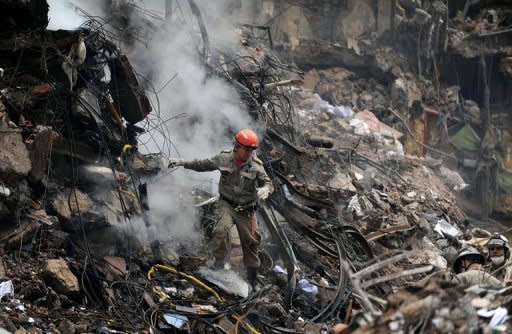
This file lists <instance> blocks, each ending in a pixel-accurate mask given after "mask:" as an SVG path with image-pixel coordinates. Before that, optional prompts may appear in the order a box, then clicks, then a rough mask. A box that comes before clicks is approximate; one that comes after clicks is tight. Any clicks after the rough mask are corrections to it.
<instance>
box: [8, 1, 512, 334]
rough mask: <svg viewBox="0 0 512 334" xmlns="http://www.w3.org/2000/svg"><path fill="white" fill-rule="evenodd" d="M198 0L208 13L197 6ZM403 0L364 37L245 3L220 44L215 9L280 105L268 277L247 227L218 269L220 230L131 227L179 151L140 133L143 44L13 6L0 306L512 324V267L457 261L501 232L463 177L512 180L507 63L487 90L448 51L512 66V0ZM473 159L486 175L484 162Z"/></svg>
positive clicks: (242, 72) (211, 213)
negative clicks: (276, 17)
mask: <svg viewBox="0 0 512 334" xmlns="http://www.w3.org/2000/svg"><path fill="white" fill-rule="evenodd" d="M34 3H38V4H40V5H41V4H45V2H43V1H34ZM391 3H392V4H391ZM190 5H191V11H192V12H193V14H194V15H196V16H197V17H200V16H201V12H200V6H198V5H197V4H196V3H195V2H194V1H190ZM389 5H390V6H393V11H392V13H393V15H395V16H397V20H396V22H395V20H394V18H393V19H392V21H393V24H392V26H393V27H392V30H390V31H388V32H387V33H386V32H384V33H382V34H380V35H379V39H378V41H376V42H375V44H373V43H370V42H367V41H364V40H360V41H359V40H356V39H350V38H349V39H347V40H346V42H347V47H344V46H343V47H341V46H339V45H333V44H332V43H326V42H325V41H320V40H318V41H317V40H309V41H300V46H299V45H296V48H295V49H294V48H291V49H287V48H283V45H280V44H279V43H280V42H281V41H280V40H278V39H275V38H274V37H273V36H272V29H270V28H269V27H268V26H261V25H249V24H244V25H241V26H240V27H239V28H238V30H237V32H238V34H239V37H240V44H239V45H238V50H237V52H236V53H235V54H231V53H228V52H226V51H225V50H223V49H216V48H215V45H213V44H212V45H210V41H211V39H210V38H209V36H208V35H207V33H208V32H207V30H206V26H205V23H204V22H203V21H202V19H200V20H199V22H200V25H201V28H200V35H201V37H202V38H203V43H204V44H203V46H204V47H203V49H202V52H201V55H202V57H203V58H202V59H203V61H204V66H205V67H206V68H207V69H208V71H209V75H212V76H217V77H220V78H223V79H224V80H225V81H226V82H227V83H228V84H229V85H231V86H232V87H234V88H235V90H236V91H237V92H238V93H239V95H240V97H241V99H242V101H243V102H244V104H245V105H246V107H247V110H248V112H249V114H250V115H251V116H252V117H253V118H254V119H255V120H257V122H259V124H261V126H262V127H264V130H262V132H261V133H262V134H263V137H264V141H263V144H262V145H261V147H260V150H259V156H260V158H261V159H262V161H263V162H264V164H265V168H266V170H267V171H268V173H269V175H270V177H271V179H272V181H273V183H274V186H275V188H276V191H275V192H274V193H273V194H272V195H271V197H270V199H269V200H268V201H267V202H266V203H262V204H261V205H260V208H259V211H258V219H259V221H261V222H263V223H264V224H263V225H264V231H265V233H264V239H263V244H262V246H263V247H262V251H261V254H260V257H261V260H262V266H261V268H260V270H259V280H260V281H261V282H262V283H263V285H264V288H263V289H262V290H260V291H258V292H256V293H252V292H250V291H249V288H248V285H247V283H246V282H245V279H244V277H243V276H240V275H239V274H238V272H237V269H238V265H239V262H240V259H239V258H238V259H237V256H236V252H237V250H238V251H239V248H240V245H239V244H236V242H234V246H233V250H232V257H231V259H230V262H231V263H230V264H231V266H232V268H233V269H225V270H220V271H215V270H211V269H209V268H207V267H206V266H205V264H206V263H207V262H208V261H207V258H206V256H207V252H206V250H205V249H204V248H205V247H199V249H195V253H193V254H190V250H187V251H188V252H189V253H184V254H180V253H175V252H174V251H170V250H167V249H165V247H163V246H162V245H159V244H158V242H157V243H154V244H152V245H151V246H150V247H151V251H148V249H147V248H146V247H144V245H140V244H138V240H135V239H136V238H135V239H134V238H133V235H130V234H129V233H119V229H116V228H118V227H119V226H120V225H122V224H123V223H124V222H126V221H128V220H130V219H137V218H140V219H142V220H143V221H144V223H145V225H146V227H148V226H149V225H150V223H151V219H152V217H150V216H149V214H148V211H149V210H150V208H151V201H150V200H149V198H148V193H147V187H146V186H145V184H144V183H143V182H142V177H152V176H155V175H156V174H157V173H158V172H159V171H160V169H161V167H162V164H161V163H160V158H161V155H159V154H156V155H151V154H147V155H143V154H141V153H139V152H138V150H137V144H138V143H137V135H138V134H140V133H142V132H144V131H146V130H147V131H151V129H143V128H142V127H139V126H138V125H136V123H138V122H140V121H142V120H144V119H145V118H146V117H147V116H148V115H149V113H150V112H151V111H152V110H151V109H152V107H151V104H150V101H149V99H148V97H147V96H146V93H145V92H144V89H143V87H142V86H141V85H140V83H139V79H138V78H137V75H136V72H135V70H134V68H133V67H132V65H131V64H130V62H129V60H128V58H127V57H126V56H125V55H123V54H122V52H121V51H120V50H119V48H117V47H116V46H115V44H114V43H113V42H112V41H110V40H109V39H108V38H106V37H105V36H104V35H103V34H102V30H101V29H100V28H99V27H98V26H97V25H96V23H95V22H93V21H91V22H90V23H89V26H88V27H87V28H82V29H79V30H75V31H62V30H61V31H49V30H45V25H46V22H47V20H43V21H44V22H42V21H40V20H36V21H34V22H31V24H35V27H37V28H38V32H37V33H35V32H27V29H29V28H33V27H32V26H27V25H26V24H25V23H23V21H22V20H21V17H22V16H23V15H22V13H23V12H21V11H20V10H19V9H13V10H12V13H13V14H12V16H13V20H11V21H9V22H10V23H9V24H13V25H14V27H15V28H16V29H15V30H12V29H11V30H10V31H12V33H11V34H8V35H6V36H3V37H2V39H1V40H0V60H1V61H2V63H1V65H2V70H3V71H2V73H3V75H2V77H1V78H0V94H1V100H0V132H1V133H2V135H1V137H0V143H1V144H2V146H1V149H0V156H1V158H2V159H1V160H0V217H1V219H2V222H5V224H2V231H1V233H0V242H1V244H2V249H1V253H0V280H1V281H2V283H0V310H1V311H2V312H0V313H1V315H0V327H3V328H5V329H6V330H7V331H9V332H13V333H14V332H16V333H20V332H23V331H29V332H54V333H59V332H60V333H77V332H78V333H88V332H97V333H125V332H148V333H155V332H156V333H167V332H169V333H227V332H235V333H238V332H239V331H240V332H250V333H254V334H255V333H266V332H269V333H328V332H329V331H331V332H333V333H347V332H348V331H350V332H354V333H398V332H405V331H408V332H409V331H411V332H416V331H417V332H422V331H437V332H459V333H467V332H473V331H475V332H476V331H488V330H491V329H492V330H495V331H498V332H499V331H501V332H507V331H509V330H510V324H509V322H508V312H509V308H510V298H509V297H508V295H509V293H508V291H509V288H504V289H502V290H498V291H496V290H492V289H487V288H483V287H478V288H477V287H472V288H469V289H466V290H465V289H464V288H463V287H461V286H459V285H457V284H456V283H454V281H453V279H452V277H451V273H450V268H451V265H452V263H453V261H454V259H455V257H456V256H457V251H458V250H459V249H460V248H461V246H462V244H467V245H476V244H479V245H480V247H481V248H482V245H483V244H484V241H486V240H488V238H489V236H490V233H488V232H486V231H485V228H489V226H483V227H484V229H483V230H482V229H480V230H478V229H473V230H471V229H470V227H471V222H470V221H469V219H468V216H467V214H466V213H465V212H464V210H462V209H461V207H460V206H459V204H458V203H459V202H458V200H459V198H458V197H459V196H460V192H461V191H469V190H464V189H470V190H473V191H475V189H480V190H481V193H482V194H483V195H481V196H482V197H483V198H485V197H486V196H488V195H489V194H490V193H492V194H498V191H497V190H498V188H500V189H501V190H505V191H506V190H507V189H508V188H509V181H508V176H507V175H508V174H507V173H509V172H508V169H507V168H508V167H506V166H508V165H507V164H509V160H510V159H508V158H507V157H508V156H507V155H506V154H505V153H504V152H508V151H507V150H508V149H509V147H508V146H510V145H509V143H510V142H507V141H504V140H500V139H499V138H498V137H499V136H503V138H505V137H506V136H510V134H508V133H507V132H508V130H507V129H500V130H503V131H502V133H499V132H500V131H498V133H496V131H495V130H494V129H495V128H499V122H497V121H496V120H497V119H501V117H502V115H501V114H503V113H504V112H503V111H497V112H493V113H491V112H490V110H489V108H490V107H489V94H491V93H490V92H489V89H490V88H489V86H490V85H491V82H487V83H486V84H485V87H484V88H483V92H484V93H482V94H483V95H481V94H480V93H479V94H475V96H476V97H478V98H475V99H476V100H478V102H480V103H477V102H474V101H471V100H468V99H465V94H466V93H465V92H468V87H459V86H454V85H452V83H451V82H450V81H451V80H450V78H449V75H448V74H447V73H448V72H447V71H448V70H447V69H442V67H443V66H447V67H449V62H450V61H451V60H449V59H448V58H449V57H447V55H448V54H449V53H447V52H448V51H449V52H451V53H452V55H453V54H455V56H454V57H462V58H465V59H473V60H474V58H478V60H479V65H478V66H482V67H483V68H484V70H483V75H484V77H486V76H488V74H487V70H485V68H486V66H488V65H487V61H491V59H494V58H495V57H498V58H500V61H499V66H498V68H499V71H501V72H500V73H503V74H504V75H509V74H510V73H509V72H510V71H509V67H510V66H509V61H508V58H510V56H509V52H510V51H509V50H508V49H507V48H508V47H509V46H508V44H507V43H508V39H507V36H509V34H508V31H506V30H507V29H504V27H505V26H506V25H507V24H508V23H507V22H508V21H507V20H508V19H507V16H506V14H507V13H508V12H509V10H508V9H507V8H502V7H499V8H497V9H493V8H489V7H488V6H490V5H489V4H487V5H482V4H477V3H473V2H471V1H467V2H466V5H465V6H464V7H463V8H457V7H456V5H454V4H450V2H448V3H446V2H442V1H425V2H424V3H423V4H419V2H415V1H413V2H410V1H397V2H394V1H393V2H390V4H389ZM498 5H499V1H496V6H498ZM457 6H458V5H457ZM235 7H236V6H235ZM379 7H384V2H382V3H381V2H379ZM41 8H43V9H44V8H45V7H44V6H42V7H34V8H33V9H34V10H35V11H40V10H42V9H41ZM381 9H382V8H381ZM457 9H458V10H459V11H457ZM395 11H396V12H395ZM31 13H32V12H31ZM448 22H451V23H453V25H448ZM11 28H12V27H11ZM461 33H462V35H461ZM464 34H467V35H464ZM490 36H495V37H499V38H500V39H501V38H503V39H504V41H505V42H506V43H504V44H503V45H501V44H499V43H496V42H495V41H490V40H489V37H490ZM411 43H417V44H412V45H413V47H412V49H413V50H415V51H416V52H414V53H413V54H412V56H411V54H408V52H409V51H408V49H407V46H408V45H409V46H410V45H411ZM297 47H298V49H297ZM397 50H398V51H397ZM278 51H280V54H279V53H278ZM313 51H314V52H313ZM325 54H327V55H328V57H325ZM481 55H484V56H483V57H480V56H481ZM496 55H497V56H496ZM445 56H446V59H441V58H443V57H445ZM291 57H293V58H291ZM323 57H325V58H327V59H324V60H322V61H320V60H319V59H320V58H323ZM462 58H460V59H462ZM283 59H292V60H293V61H295V62H296V63H297V64H298V65H299V67H302V68H305V69H307V70H308V72H307V73H305V74H304V73H302V71H301V70H300V69H299V68H298V67H297V66H292V65H288V64H287V63H285V61H284V60H283ZM339 59H341V61H340V60H339ZM460 59H459V60H460ZM496 59H497V58H496ZM496 59H494V60H492V62H494V65H493V71H495V70H496V67H497V64H498V63H496ZM441 60H443V61H445V62H443V61H441ZM461 61H462V60H461ZM321 62H323V63H322V65H323V66H322V68H313V67H318V66H317V65H319V63H321ZM462 62H463V61H462ZM368 63H371V68H370V69H364V70H361V68H364V67H366V66H367V64H368ZM330 66H334V68H332V67H331V68H327V67H330ZM370 73H373V74H370ZM440 73H445V74H444V75H440ZM494 74H495V73H494V72H493V75H494ZM371 75H374V76H375V77H371V78H370V76H371ZM445 76H446V77H445ZM427 78H430V79H427ZM486 80H488V79H486ZM446 82H447V83H449V85H448V86H446ZM302 83H304V85H303V87H298V86H300V85H301V84H302ZM494 85H495V84H494ZM480 88H482V87H480ZM494 88H496V87H494ZM494 90H495V89H493V91H494ZM471 95H472V94H470V95H469V96H471ZM481 102H484V103H481ZM506 122H509V119H508V120H506ZM500 145H505V146H507V145H508V146H507V147H497V146H500ZM481 151H484V153H485V154H484V153H481V154H480V153H479V152H481ZM413 154H415V155H416V156H414V155H413ZM479 154H480V155H479ZM495 155H499V156H500V157H501V158H497V159H495V158H494V157H495ZM441 158H448V159H449V161H448V166H445V165H444V164H443V161H442V160H440V159H441ZM486 159H487V160H486ZM507 159H508V160H507ZM496 160H497V161H499V164H498V165H496V164H495V163H494V162H495V161H496ZM501 161H503V163H502V162H501ZM457 162H459V163H460V162H462V169H461V170H460V173H458V172H457V171H456V170H455V169H456V168H457V167H458V166H454V165H453V163H457ZM450 163H452V164H450ZM461 175H462V176H461ZM467 175H481V177H484V180H483V181H482V180H481V179H480V181H478V180H479V179H478V178H477V181H476V182H475V183H473V182H469V183H470V184H468V181H467V180H470V179H471V178H468V177H467ZM491 176H492V177H495V178H496V177H497V179H493V180H492V182H490V181H488V180H487V178H489V177H491ZM507 182H508V183H507ZM507 187H508V188H507ZM477 192H478V191H477ZM195 195H196V196H197V207H196V208H197V210H198V211H199V213H200V216H201V220H202V222H201V223H202V224H201V228H202V233H204V234H205V236H206V239H207V238H208V235H209V232H211V228H212V224H214V223H215V221H216V219H217V218H216V203H215V197H214V196H215V194H210V193H207V192H202V191H197V193H196V194H195ZM211 198H213V200H212V199H211ZM504 198H505V200H506V196H499V198H492V199H490V202H492V203H491V204H492V205H491V204H489V203H488V201H487V199H486V201H485V203H484V208H485V210H484V214H486V215H490V214H492V212H493V211H495V210H498V208H499V205H497V203H498V202H499V200H503V199H504ZM489 205H491V206H489ZM499 210H501V212H504V213H505V214H507V212H506V208H505V209H499ZM113 230H115V232H114V233H112V231H113ZM483 240H484V241H483ZM157 241H158V240H157Z"/></svg>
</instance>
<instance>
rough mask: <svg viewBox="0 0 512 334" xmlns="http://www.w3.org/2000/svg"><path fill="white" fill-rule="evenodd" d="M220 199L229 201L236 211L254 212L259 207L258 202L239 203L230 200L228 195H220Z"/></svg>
mask: <svg viewBox="0 0 512 334" xmlns="http://www.w3.org/2000/svg"><path fill="white" fill-rule="evenodd" d="M220 199H221V200H223V201H224V202H226V203H228V204H229V205H230V206H231V207H232V208H233V210H234V211H235V212H238V213H241V212H249V213H250V212H252V211H255V210H256V209H257V208H258V204H257V203H256V202H249V203H245V204H241V203H237V202H235V201H232V200H230V199H229V198H227V197H226V196H223V195H220Z"/></svg>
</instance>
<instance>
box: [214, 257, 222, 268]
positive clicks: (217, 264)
mask: <svg viewBox="0 0 512 334" xmlns="http://www.w3.org/2000/svg"><path fill="white" fill-rule="evenodd" d="M224 265H225V262H224V259H223V258H218V257H216V258H215V262H214V263H213V266H212V269H215V270H220V269H224Z"/></svg>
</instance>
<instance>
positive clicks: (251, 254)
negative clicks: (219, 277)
mask: <svg viewBox="0 0 512 334" xmlns="http://www.w3.org/2000/svg"><path fill="white" fill-rule="evenodd" d="M218 204H219V221H218V222H217V225H216V226H215V227H214V229H213V233H212V245H211V247H212V251H213V256H215V258H217V259H225V258H226V256H227V255H228V252H229V249H230V245H231V240H230V230H231V228H232V227H233V224H235V225H236V229H237V231H238V236H239V237H240V245H241V246H242V251H243V256H244V264H245V267H246V268H249V267H252V268H258V267H259V266H260V259H259V257H258V247H259V245H260V241H261V236H260V234H259V233H258V228H257V222H256V217H255V213H254V210H240V209H239V208H234V207H233V206H231V205H230V204H228V203H227V202H226V201H224V200H222V199H221V200H219V202H218ZM235 209H236V210H235Z"/></svg>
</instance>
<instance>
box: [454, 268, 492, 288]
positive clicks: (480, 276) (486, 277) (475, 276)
mask: <svg viewBox="0 0 512 334" xmlns="http://www.w3.org/2000/svg"><path fill="white" fill-rule="evenodd" d="M454 280H455V281H456V282H457V283H459V284H461V285H462V286H464V287H470V286H473V285H479V286H483V287H488V288H494V289H500V288H501V287H502V283H501V282H500V281H499V280H498V279H497V278H496V277H494V276H491V275H490V274H488V273H486V272H485V271H484V270H483V269H470V270H468V271H465V272H462V273H460V274H457V275H456V276H455V278H454Z"/></svg>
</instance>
